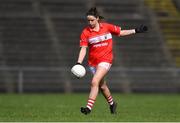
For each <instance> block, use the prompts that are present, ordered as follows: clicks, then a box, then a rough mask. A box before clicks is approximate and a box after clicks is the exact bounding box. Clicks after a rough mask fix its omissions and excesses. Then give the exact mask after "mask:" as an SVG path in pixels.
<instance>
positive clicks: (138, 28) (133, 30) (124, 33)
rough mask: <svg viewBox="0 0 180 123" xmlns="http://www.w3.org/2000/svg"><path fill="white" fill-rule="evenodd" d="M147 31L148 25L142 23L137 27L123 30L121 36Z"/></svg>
mask: <svg viewBox="0 0 180 123" xmlns="http://www.w3.org/2000/svg"><path fill="white" fill-rule="evenodd" d="M146 31H148V27H147V26H145V25H141V26H139V27H137V28H135V29H129V30H121V31H120V34H119V36H126V35H131V34H135V33H144V32H146Z"/></svg>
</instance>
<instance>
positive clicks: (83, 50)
mask: <svg viewBox="0 0 180 123" xmlns="http://www.w3.org/2000/svg"><path fill="white" fill-rule="evenodd" d="M86 52H87V47H86V46H82V47H81V49H80V51H79V57H78V61H77V63H79V64H82V62H83V60H84V58H85V56H86Z"/></svg>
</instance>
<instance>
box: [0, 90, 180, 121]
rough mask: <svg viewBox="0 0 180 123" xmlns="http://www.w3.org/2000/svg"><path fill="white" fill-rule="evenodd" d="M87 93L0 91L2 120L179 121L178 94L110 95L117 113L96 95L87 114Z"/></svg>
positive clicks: (101, 97) (0, 115)
mask: <svg viewBox="0 0 180 123" xmlns="http://www.w3.org/2000/svg"><path fill="white" fill-rule="evenodd" d="M87 97H88V94H19V95H18V94H0V121H1V122H12V121H13V122H14V121H16V122H26V121H28V122H34V121H35V122H44V121H45V122H71V121H73V122H76V121H77V122H91V121H96V122H102V121H103V122H140V121H142V122H179V121H180V95H179V94H117V93H116V94H113V97H114V99H115V100H116V101H117V103H118V110H117V111H118V113H117V114H116V115H111V114H110V111H109V106H108V104H107V103H106V100H105V99H104V97H103V96H102V95H98V98H97V100H96V103H95V106H94V108H93V111H92V112H91V114H90V115H83V114H81V113H80V107H81V106H85V105H86V101H87Z"/></svg>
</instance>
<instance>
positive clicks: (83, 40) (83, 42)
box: [80, 32, 88, 47]
mask: <svg viewBox="0 0 180 123" xmlns="http://www.w3.org/2000/svg"><path fill="white" fill-rule="evenodd" d="M82 46H88V41H87V36H86V35H85V33H84V32H82V34H81V36H80V47H82Z"/></svg>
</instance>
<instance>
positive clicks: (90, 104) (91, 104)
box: [86, 98, 95, 110]
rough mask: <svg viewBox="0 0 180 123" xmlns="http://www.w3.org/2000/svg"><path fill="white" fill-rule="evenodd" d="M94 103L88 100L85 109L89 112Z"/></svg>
mask: <svg viewBox="0 0 180 123" xmlns="http://www.w3.org/2000/svg"><path fill="white" fill-rule="evenodd" d="M94 103H95V100H93V99H90V98H89V99H88V102H87V105H86V107H87V108H89V109H90V110H91V109H92V107H93V105H94Z"/></svg>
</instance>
